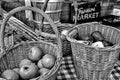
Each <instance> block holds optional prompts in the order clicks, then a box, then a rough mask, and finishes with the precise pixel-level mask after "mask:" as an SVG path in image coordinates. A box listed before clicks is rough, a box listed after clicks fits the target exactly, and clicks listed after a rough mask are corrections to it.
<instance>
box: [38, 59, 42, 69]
mask: <svg viewBox="0 0 120 80" xmlns="http://www.w3.org/2000/svg"><path fill="white" fill-rule="evenodd" d="M37 66H38V67H39V68H43V65H42V60H41V59H40V60H39V61H38V63H37Z"/></svg>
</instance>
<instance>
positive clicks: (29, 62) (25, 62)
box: [19, 59, 32, 67]
mask: <svg viewBox="0 0 120 80" xmlns="http://www.w3.org/2000/svg"><path fill="white" fill-rule="evenodd" d="M31 63H32V61H30V60H29V59H23V60H21V62H20V64H19V67H22V66H23V65H30V64H31Z"/></svg>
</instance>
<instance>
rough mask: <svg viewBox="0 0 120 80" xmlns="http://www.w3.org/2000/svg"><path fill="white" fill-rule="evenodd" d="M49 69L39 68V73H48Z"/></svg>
mask: <svg viewBox="0 0 120 80" xmlns="http://www.w3.org/2000/svg"><path fill="white" fill-rule="evenodd" d="M49 71H50V70H49V69H46V68H41V69H40V70H39V73H40V75H44V74H46V73H48V72H49Z"/></svg>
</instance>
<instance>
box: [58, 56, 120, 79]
mask: <svg viewBox="0 0 120 80" xmlns="http://www.w3.org/2000/svg"><path fill="white" fill-rule="evenodd" d="M110 77H111V80H120V65H118V64H115V66H114V68H113V70H112V72H111V75H110ZM56 80H78V79H77V77H76V74H75V68H74V65H73V58H72V56H66V57H63V62H62V65H61V68H60V70H59V72H58V76H57V79H56Z"/></svg>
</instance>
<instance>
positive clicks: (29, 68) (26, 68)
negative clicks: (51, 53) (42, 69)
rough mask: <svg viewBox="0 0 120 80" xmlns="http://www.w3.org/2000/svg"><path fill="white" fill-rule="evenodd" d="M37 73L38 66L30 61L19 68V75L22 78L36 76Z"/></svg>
mask: <svg viewBox="0 0 120 80" xmlns="http://www.w3.org/2000/svg"><path fill="white" fill-rule="evenodd" d="M37 74H38V67H37V66H36V65H35V64H34V63H31V64H30V65H23V66H22V67H21V68H20V76H21V78H22V79H31V78H34V77H36V75H37Z"/></svg>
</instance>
